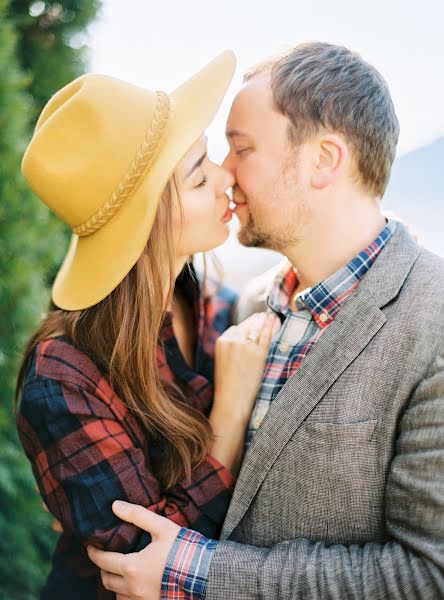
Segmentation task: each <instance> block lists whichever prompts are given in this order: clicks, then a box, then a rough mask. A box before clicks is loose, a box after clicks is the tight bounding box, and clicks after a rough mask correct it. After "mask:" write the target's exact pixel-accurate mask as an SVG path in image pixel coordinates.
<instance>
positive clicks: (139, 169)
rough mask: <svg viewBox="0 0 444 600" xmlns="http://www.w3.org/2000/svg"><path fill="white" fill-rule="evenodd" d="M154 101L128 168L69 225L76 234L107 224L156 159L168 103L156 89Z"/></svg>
mask: <svg viewBox="0 0 444 600" xmlns="http://www.w3.org/2000/svg"><path fill="white" fill-rule="evenodd" d="M156 96H157V104H156V108H155V111H154V116H153V118H152V120H151V124H150V127H149V129H148V131H147V133H146V135H145V139H144V141H143V142H142V144H141V146H140V147H139V149H138V151H137V154H136V156H135V157H134V160H133V162H132V163H131V166H130V168H129V170H128V171H127V172H126V173H125V175H124V177H123V179H122V180H121V182H120V183H119V185H118V186H117V188H116V189H115V190H114V192H113V194H112V196H111V197H110V198H109V199H108V200H107V201H106V202H105V204H104V205H103V206H101V207H100V208H99V209H98V210H97V211H96V212H95V213H94V214H93V215H91V217H89V219H87V220H86V221H84V222H83V223H81V224H80V225H77V226H76V227H73V229H72V230H73V232H74V233H75V234H77V235H78V236H79V237H87V236H88V235H91V234H92V233H94V232H95V231H97V230H98V229H100V228H101V227H102V226H103V225H105V223H107V222H108V221H109V220H110V219H111V218H112V217H113V216H114V215H115V214H116V212H117V211H118V210H119V208H120V207H121V206H122V204H123V203H124V202H125V200H127V199H128V198H129V197H130V196H131V194H132V193H133V191H134V190H135V189H136V187H137V184H138V183H139V182H140V181H141V179H142V177H143V175H145V173H146V171H147V170H148V169H149V167H150V166H151V165H152V164H153V162H154V160H155V159H156V157H157V155H158V153H159V151H160V148H161V145H162V138H163V135H164V132H165V129H166V127H167V125H168V120H169V117H170V114H171V102H170V98H169V97H168V95H167V94H165V92H156Z"/></svg>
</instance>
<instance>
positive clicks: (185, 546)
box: [160, 221, 396, 600]
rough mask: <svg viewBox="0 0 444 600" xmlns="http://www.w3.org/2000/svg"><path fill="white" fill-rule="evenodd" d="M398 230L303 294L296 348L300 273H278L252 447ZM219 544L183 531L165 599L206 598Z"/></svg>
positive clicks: (288, 269) (388, 230)
mask: <svg viewBox="0 0 444 600" xmlns="http://www.w3.org/2000/svg"><path fill="white" fill-rule="evenodd" d="M395 227H396V222H395V221H390V222H389V223H388V225H387V226H386V227H385V228H384V229H383V231H382V232H381V233H380V234H379V235H378V237H377V238H376V239H375V240H374V241H373V242H372V243H371V244H370V245H369V246H368V247H367V248H365V249H364V250H362V251H361V252H360V253H359V254H358V255H357V256H355V257H354V258H353V259H352V260H351V261H350V262H349V263H348V264H347V265H346V266H345V267H343V268H342V269H339V270H338V271H337V272H336V273H334V274H333V275H331V277H329V278H328V279H326V280H325V281H322V282H321V283H318V284H317V285H315V286H314V287H312V288H310V289H308V290H305V291H304V292H303V293H301V294H300V295H298V300H297V305H298V309H301V310H303V311H308V312H309V313H311V314H310V315H309V319H308V320H307V321H306V325H304V327H302V328H300V330H301V329H302V335H301V336H298V339H297V340H293V344H289V343H286V342H284V344H282V342H283V340H282V334H283V332H285V331H286V329H288V325H289V324H290V323H291V320H292V319H295V318H297V313H293V312H292V310H291V308H290V306H289V305H290V299H291V294H292V293H293V291H294V290H295V289H296V288H297V285H298V278H297V273H296V272H295V270H294V269H293V267H292V266H291V265H290V264H289V263H287V264H286V266H285V267H284V268H283V269H282V270H281V271H280V273H279V274H278V275H277V277H276V278H275V280H274V283H273V286H272V288H271V290H270V293H269V296H268V299H267V304H268V306H269V308H271V309H272V310H273V311H275V312H276V314H278V315H279V316H280V318H281V321H282V323H283V325H282V328H281V329H280V331H279V333H278V334H277V335H276V336H275V338H274V339H273V341H272V343H271V345H270V350H269V353H268V358H267V364H266V367H265V373H264V378H263V380H262V385H261V389H260V391H259V394H258V398H257V401H256V406H255V409H254V410H253V415H252V419H251V421H250V425H249V428H248V431H247V436H246V446H247V447H248V445H249V443H250V441H251V439H252V436H253V435H254V433H255V431H256V430H257V429H258V428H259V427H260V422H261V421H262V419H263V417H264V416H265V413H266V411H267V409H268V407H269V406H270V403H271V402H272V401H273V399H274V398H275V397H276V396H277V394H278V393H279V391H280V390H281V389H282V387H283V385H284V384H285V383H286V381H288V379H289V378H290V377H291V376H292V375H293V373H294V372H295V371H296V369H297V368H298V367H299V366H300V365H301V363H302V361H303V360H304V359H305V357H306V356H307V355H308V354H309V351H310V349H311V348H312V347H313V346H314V344H315V343H317V341H318V340H319V339H320V337H321V335H322V332H323V331H325V329H326V328H327V327H328V326H329V325H330V323H332V322H333V320H334V318H335V317H336V315H337V314H338V313H339V311H340V309H341V307H342V306H343V304H344V302H345V301H346V299H347V298H348V297H349V296H350V294H351V293H352V291H353V290H354V289H355V288H356V287H357V285H359V282H360V281H361V280H362V278H363V277H364V275H365V274H366V273H367V272H368V270H369V269H370V267H371V266H372V264H373V263H374V261H375V259H376V258H377V256H378V255H379V253H380V252H381V250H382V249H383V248H384V247H385V245H386V244H387V242H388V240H389V239H390V237H391V235H392V233H393V231H394V229H395ZM217 544H218V542H216V541H214V540H212V539H208V538H206V537H205V536H204V535H201V534H199V533H195V532H192V531H190V530H189V529H187V528H185V527H182V528H181V529H180V531H179V533H178V534H177V536H176V540H175V542H174V544H173V547H172V548H171V551H170V553H169V556H168V559H167V564H166V567H165V570H164V573H163V578H162V585H161V594H160V597H161V600H183V599H185V598H186V599H187V600H203V599H204V598H205V593H206V587H207V583H208V573H209V570H210V565H211V558H212V556H213V553H214V551H215V549H216V547H217Z"/></svg>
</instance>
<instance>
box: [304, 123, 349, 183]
mask: <svg viewBox="0 0 444 600" xmlns="http://www.w3.org/2000/svg"><path fill="white" fill-rule="evenodd" d="M347 157H348V148H347V145H346V143H345V142H344V140H343V139H342V138H341V137H340V136H339V135H336V134H334V133H327V134H325V135H322V136H321V137H320V138H319V140H318V145H317V160H316V164H315V168H314V172H313V174H312V177H311V185H312V186H313V187H314V188H315V189H317V190H323V189H324V188H326V187H327V186H329V185H330V184H331V183H333V181H334V180H335V179H336V178H337V176H338V175H339V173H340V172H341V171H342V169H343V167H344V164H345V162H346V160H347Z"/></svg>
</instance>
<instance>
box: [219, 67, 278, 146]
mask: <svg viewBox="0 0 444 600" xmlns="http://www.w3.org/2000/svg"><path fill="white" fill-rule="evenodd" d="M269 110H273V98H272V93H271V88H270V83H269V76H268V75H267V76H265V75H257V76H255V77H253V78H252V79H250V80H248V81H246V82H245V83H244V85H243V86H242V88H241V89H240V90H239V92H238V93H237V95H236V97H235V98H234V100H233V104H232V106H231V110H230V114H229V116H228V120H227V127H226V134H227V137H228V138H233V137H246V136H249V135H250V132H249V129H250V127H249V126H248V125H249V124H250V123H252V122H253V121H254V120H256V119H258V118H261V116H262V115H263V114H264V111H269Z"/></svg>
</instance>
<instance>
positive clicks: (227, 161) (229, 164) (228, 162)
mask: <svg viewBox="0 0 444 600" xmlns="http://www.w3.org/2000/svg"><path fill="white" fill-rule="evenodd" d="M221 166H222V167H223V168H224V169H226V170H227V171H229V172H230V173H231V175H232V176H233V177H234V178H235V179H236V169H235V166H234V161H233V159H232V157H231V152H228V154H227V155H226V157H225V158H224V160H223V162H222V165H221Z"/></svg>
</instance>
